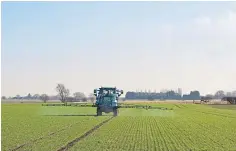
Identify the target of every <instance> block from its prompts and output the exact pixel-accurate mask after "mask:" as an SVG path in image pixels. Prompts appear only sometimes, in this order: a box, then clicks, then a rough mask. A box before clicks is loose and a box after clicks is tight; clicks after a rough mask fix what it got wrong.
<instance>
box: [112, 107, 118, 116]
mask: <svg viewBox="0 0 236 151" xmlns="http://www.w3.org/2000/svg"><path fill="white" fill-rule="evenodd" d="M117 115H118V109H117V108H115V109H113V116H117Z"/></svg>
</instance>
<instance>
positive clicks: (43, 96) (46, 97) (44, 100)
mask: <svg viewBox="0 0 236 151" xmlns="http://www.w3.org/2000/svg"><path fill="white" fill-rule="evenodd" d="M40 100H42V101H43V102H44V103H46V102H47V101H48V100H49V96H48V95H47V94H42V95H41V96H40Z"/></svg>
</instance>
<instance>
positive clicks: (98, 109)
mask: <svg viewBox="0 0 236 151" xmlns="http://www.w3.org/2000/svg"><path fill="white" fill-rule="evenodd" d="M97 116H102V112H101V110H100V108H97Z"/></svg>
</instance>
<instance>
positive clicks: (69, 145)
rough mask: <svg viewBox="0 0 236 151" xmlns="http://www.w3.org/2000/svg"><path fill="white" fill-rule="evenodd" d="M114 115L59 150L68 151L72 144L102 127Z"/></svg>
mask: <svg viewBox="0 0 236 151" xmlns="http://www.w3.org/2000/svg"><path fill="white" fill-rule="evenodd" d="M113 118H114V117H113V116H112V117H111V118H109V119H107V120H105V121H103V122H101V123H99V124H98V125H96V126H94V127H93V128H92V129H90V130H89V131H87V132H86V133H84V134H83V135H82V136H80V137H77V138H76V139H74V140H72V141H71V142H69V143H68V144H67V145H66V146H63V147H61V148H60V149H58V150H57V151H66V150H68V149H69V148H71V147H72V146H74V145H75V143H77V142H79V141H80V140H82V139H84V138H85V137H87V136H89V135H90V134H92V133H93V132H94V131H95V130H97V129H98V128H100V127H101V126H103V125H104V124H106V123H107V122H109V121H110V120H112V119H113Z"/></svg>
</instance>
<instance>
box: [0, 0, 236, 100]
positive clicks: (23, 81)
mask: <svg viewBox="0 0 236 151" xmlns="http://www.w3.org/2000/svg"><path fill="white" fill-rule="evenodd" d="M235 40H236V3H235V2H3V3H2V95H7V96H15V95H16V94H20V95H26V94H27V93H32V94H35V93H48V94H55V93H56V91H55V87H56V84H57V83H64V84H65V86H66V87H68V88H69V89H70V90H71V93H73V92H76V91H82V92H86V93H90V92H92V91H93V89H94V88H97V87H100V86H102V85H103V86H117V87H119V88H121V89H123V90H124V91H125V92H126V91H128V90H136V89H143V90H144V89H145V88H146V89H151V90H154V89H156V90H157V91H159V90H161V89H162V88H170V89H171V88H172V89H177V88H178V87H180V88H182V89H183V92H184V93H188V92H189V91H191V90H199V91H200V92H201V93H202V94H206V93H214V92H215V91H216V90H218V89H223V90H226V91H232V90H235V89H236V86H235V82H236V60H235V56H236V43H235ZM226 72H227V73H226Z"/></svg>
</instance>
